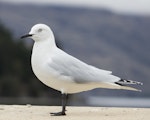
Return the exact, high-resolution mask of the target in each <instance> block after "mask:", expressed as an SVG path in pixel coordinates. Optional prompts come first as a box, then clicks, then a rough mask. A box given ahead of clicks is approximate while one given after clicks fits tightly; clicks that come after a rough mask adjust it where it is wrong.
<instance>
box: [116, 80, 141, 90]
mask: <svg viewBox="0 0 150 120" xmlns="http://www.w3.org/2000/svg"><path fill="white" fill-rule="evenodd" d="M115 84H117V85H119V86H120V89H125V90H133V91H139V92H141V90H139V89H136V88H133V87H129V86H126V85H143V83H141V82H137V81H133V80H125V79H120V80H119V81H118V82H115Z"/></svg>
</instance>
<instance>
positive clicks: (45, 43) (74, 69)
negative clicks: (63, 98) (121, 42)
mask: <svg viewBox="0 0 150 120" xmlns="http://www.w3.org/2000/svg"><path fill="white" fill-rule="evenodd" d="M24 37H31V38H32V39H33V40H34V41H35V43H34V46H33V51H32V61H31V62H32V69H33V71H34V73H35V75H36V76H37V78H38V79H39V80H40V81H41V82H43V83H44V84H45V85H47V86H49V87H52V88H54V89H56V90H58V91H61V93H62V94H64V93H65V94H68V93H78V92H82V91H87V90H91V89H94V88H108V89H127V90H135V91H138V90H137V89H135V88H132V87H127V86H124V85H126V84H142V83H140V82H135V81H131V80H123V79H121V78H119V77H117V76H114V75H112V72H111V71H106V70H102V69H98V68H96V67H94V66H91V65H88V64H86V63H84V62H82V61H80V60H78V59H77V58H75V57H73V56H71V55H69V54H67V53H65V52H64V51H62V50H61V49H59V48H58V47H57V46H56V44H55V39H54V35H53V32H52V31H51V29H50V28H49V27H48V26H47V25H44V24H37V25H35V26H33V27H32V29H31V31H30V32H29V34H28V35H25V36H23V37H22V38H24Z"/></svg>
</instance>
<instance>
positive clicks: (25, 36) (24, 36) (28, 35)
mask: <svg viewBox="0 0 150 120" xmlns="http://www.w3.org/2000/svg"><path fill="white" fill-rule="evenodd" d="M31 36H32V34H27V35H23V36H21V37H20V38H21V39H23V38H27V37H31Z"/></svg>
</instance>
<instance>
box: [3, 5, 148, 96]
mask: <svg viewBox="0 0 150 120" xmlns="http://www.w3.org/2000/svg"><path fill="white" fill-rule="evenodd" d="M0 20H1V21H2V23H3V24H5V26H7V28H9V29H11V30H12V32H13V34H14V37H15V38H19V36H21V35H23V34H25V33H27V32H28V31H29V30H30V28H31V27H32V26H33V25H34V24H36V23H45V24H48V25H50V26H51V28H52V30H53V31H54V34H55V36H56V39H57V40H59V41H60V43H61V44H62V46H63V49H64V50H65V51H66V52H68V53H69V54H71V55H73V56H75V57H77V58H79V59H81V60H83V61H84V62H86V63H89V64H91V65H94V66H97V67H99V68H102V69H107V70H112V71H113V72H114V74H115V75H118V76H120V77H122V78H127V79H133V80H137V81H141V82H143V83H144V86H143V87H140V89H142V90H143V92H142V93H140V94H139V93H135V92H129V91H109V92H108V91H106V90H94V91H92V93H93V94H94V95H104V96H107V95H109V96H110V95H113V96H118V95H120V96H125V95H128V96H137V97H141V96H145V97H149V96H150V93H149V85H150V74H149V73H150V72H149V71H150V55H149V51H150V46H149V44H150V17H149V16H131V15H130V16H128V15H120V14H116V13H112V12H110V11H108V10H96V9H95V10H94V9H85V8H70V7H61V6H34V5H10V4H4V3H1V4H0ZM87 94H89V92H88V93H87Z"/></svg>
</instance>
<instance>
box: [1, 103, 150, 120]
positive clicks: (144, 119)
mask: <svg viewBox="0 0 150 120" xmlns="http://www.w3.org/2000/svg"><path fill="white" fill-rule="evenodd" d="M60 110H61V107H60V106H57V107H56V106H32V105H0V120H150V108H111V107H74V106H73V107H72V106H69V107H67V111H66V113H67V116H50V112H59V111H60Z"/></svg>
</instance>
